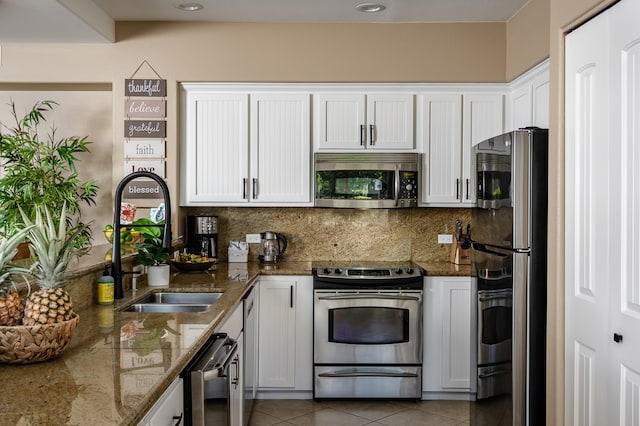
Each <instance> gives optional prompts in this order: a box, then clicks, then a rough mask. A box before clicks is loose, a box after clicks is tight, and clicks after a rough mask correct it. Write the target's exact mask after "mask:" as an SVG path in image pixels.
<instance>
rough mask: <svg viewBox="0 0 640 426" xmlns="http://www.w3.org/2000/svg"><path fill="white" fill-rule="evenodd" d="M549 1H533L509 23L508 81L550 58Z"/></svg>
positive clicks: (530, 0)
mask: <svg viewBox="0 0 640 426" xmlns="http://www.w3.org/2000/svg"><path fill="white" fill-rule="evenodd" d="M549 12H550V2H549V0H529V1H528V2H527V3H526V4H525V5H524V6H523V7H522V9H520V11H518V13H517V14H516V15H515V16H513V17H512V18H511V19H510V20H509V22H507V66H506V81H511V80H513V79H514V78H516V77H517V76H519V75H521V74H522V73H524V72H525V71H527V70H528V69H530V68H532V67H533V66H534V65H536V64H538V63H540V62H542V61H543V60H545V59H546V58H548V57H549V36H550V33H549V23H550V21H549Z"/></svg>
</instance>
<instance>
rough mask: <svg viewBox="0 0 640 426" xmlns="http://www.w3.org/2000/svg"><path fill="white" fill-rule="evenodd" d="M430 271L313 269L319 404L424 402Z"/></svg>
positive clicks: (402, 266)
mask: <svg viewBox="0 0 640 426" xmlns="http://www.w3.org/2000/svg"><path fill="white" fill-rule="evenodd" d="M424 273H425V272H424V270H422V269H420V268H418V267H415V266H414V265H412V264H411V263H409V262H403V263H397V264H395V263H394V264H388V263H380V262H377V263H367V264H358V265H336V264H333V263H331V264H314V268H313V285H314V398H315V399H322V398H411V399H419V398H421V396H422V287H423V276H424Z"/></svg>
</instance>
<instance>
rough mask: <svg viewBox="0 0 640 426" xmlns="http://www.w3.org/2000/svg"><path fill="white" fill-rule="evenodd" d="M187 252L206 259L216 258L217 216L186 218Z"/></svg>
mask: <svg viewBox="0 0 640 426" xmlns="http://www.w3.org/2000/svg"><path fill="white" fill-rule="evenodd" d="M187 250H188V251H189V253H193V254H199V255H201V256H205V257H208V258H217V257H218V217H217V216H187Z"/></svg>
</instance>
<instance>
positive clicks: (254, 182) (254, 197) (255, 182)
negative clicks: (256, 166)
mask: <svg viewBox="0 0 640 426" xmlns="http://www.w3.org/2000/svg"><path fill="white" fill-rule="evenodd" d="M252 186H253V188H252V191H253V199H254V200H255V199H256V198H258V179H257V178H253V185H252Z"/></svg>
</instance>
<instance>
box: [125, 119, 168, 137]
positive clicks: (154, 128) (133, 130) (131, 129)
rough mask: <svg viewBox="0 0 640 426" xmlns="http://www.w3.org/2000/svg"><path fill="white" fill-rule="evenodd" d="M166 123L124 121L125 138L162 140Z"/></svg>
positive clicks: (165, 130)
mask: <svg viewBox="0 0 640 426" xmlns="http://www.w3.org/2000/svg"><path fill="white" fill-rule="evenodd" d="M166 136H167V123H166V121H164V120H146V121H145V120H124V137H125V138H164V137H166Z"/></svg>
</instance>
